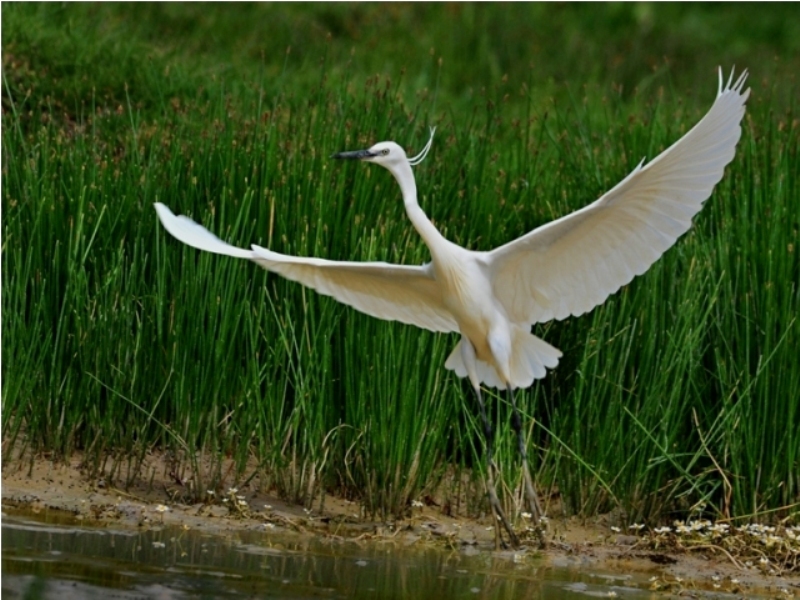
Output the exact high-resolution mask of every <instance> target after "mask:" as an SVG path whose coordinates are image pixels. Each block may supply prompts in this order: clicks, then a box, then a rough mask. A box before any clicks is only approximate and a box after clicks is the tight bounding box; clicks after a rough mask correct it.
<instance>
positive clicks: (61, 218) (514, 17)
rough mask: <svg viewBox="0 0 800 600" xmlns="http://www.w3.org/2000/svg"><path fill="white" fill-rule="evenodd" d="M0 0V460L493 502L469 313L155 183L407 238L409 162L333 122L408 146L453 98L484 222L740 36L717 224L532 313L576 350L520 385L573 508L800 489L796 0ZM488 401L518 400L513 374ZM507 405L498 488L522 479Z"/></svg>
mask: <svg viewBox="0 0 800 600" xmlns="http://www.w3.org/2000/svg"><path fill="white" fill-rule="evenodd" d="M2 11H3V14H2V18H3V40H2V44H3V96H2V98H3V100H2V102H3V116H2V125H3V127H2V136H3V141H2V150H3V155H2V160H3V163H2V169H3V171H2V174H3V175H2V183H3V186H2V210H3V213H2V232H3V233H2V235H3V237H2V253H3V256H2V334H3V344H2V359H3V360H2V378H3V387H2V405H3V414H2V416H3V422H2V428H3V429H2V433H3V442H4V443H3V459H4V461H5V462H13V461H15V460H16V459H17V457H19V456H23V455H25V456H33V455H35V454H37V453H44V452H47V453H52V455H54V456H57V457H64V456H69V455H70V453H71V452H73V451H74V450H78V449H79V450H81V451H82V452H83V453H84V456H85V459H86V465H87V467H88V469H89V471H90V472H95V473H97V472H99V471H101V470H102V471H104V472H105V473H106V477H108V478H110V479H112V480H114V481H117V482H121V484H126V483H130V482H131V481H132V480H133V479H135V478H137V477H143V478H145V479H147V476H148V474H147V473H143V472H141V470H140V465H141V464H142V460H143V458H144V456H145V455H146V453H147V452H149V451H150V450H151V449H153V448H162V449H166V450H169V451H170V452H171V453H172V455H173V456H174V457H175V461H176V465H177V466H176V469H177V471H178V472H181V473H183V474H184V478H185V479H187V480H188V479H191V480H192V485H191V486H188V487H187V488H186V491H187V493H188V494H201V493H203V491H204V490H205V489H214V488H217V487H219V486H222V485H228V484H232V483H233V481H232V480H233V479H235V480H237V481H239V482H243V481H246V480H248V478H250V477H252V476H253V474H254V473H259V474H260V475H261V476H262V477H264V478H265V479H264V481H266V482H268V485H271V486H272V487H274V489H276V490H277V491H278V492H279V493H281V494H283V495H284V496H286V497H288V498H291V499H292V500H294V501H297V502H303V503H306V504H310V503H312V502H313V501H314V499H315V498H318V494H319V492H320V491H321V490H322V489H326V490H329V491H334V492H336V493H340V494H343V495H345V496H348V497H351V498H354V499H358V500H359V501H360V502H362V504H363V506H364V507H365V509H366V510H367V512H369V513H371V514H379V515H384V516H386V515H390V514H395V515H398V514H403V513H404V512H405V511H406V510H407V507H408V506H409V503H410V501H411V500H413V499H417V498H421V497H423V496H425V495H427V494H430V493H433V491H434V490H437V489H439V490H441V489H442V485H443V484H446V485H445V487H444V491H443V492H441V491H440V493H441V494H443V495H444V496H451V497H450V498H446V500H447V501H449V502H452V503H456V502H458V501H459V499H461V498H462V497H463V498H465V499H466V505H463V504H462V505H460V510H461V512H462V513H463V512H468V513H469V514H475V513H477V512H478V511H479V510H485V504H484V500H483V490H482V486H481V483H480V477H479V476H478V473H476V470H477V471H478V472H479V470H480V469H482V468H483V467H482V462H481V460H480V456H481V452H480V434H479V432H480V427H479V426H478V424H477V422H476V419H475V413H476V410H475V408H476V407H475V404H474V400H473V399H472V397H471V395H470V392H469V386H468V385H465V384H463V382H460V381H459V380H458V379H457V378H455V377H454V376H453V375H452V373H449V372H448V371H446V370H445V369H444V366H443V365H444V360H445V358H446V356H447V354H448V352H449V351H450V349H451V348H452V346H453V345H454V343H455V341H456V337H455V336H441V335H433V334H431V333H428V332H424V331H420V330H417V329H414V328H411V327H407V326H403V325H399V324H396V323H386V322H380V321H377V320H374V319H371V318H369V317H366V316H364V315H361V314H359V313H356V312H355V311H353V310H351V309H349V308H346V307H343V306H341V305H338V304H336V303H335V302H333V301H332V300H330V299H329V298H323V297H320V296H317V295H315V294H314V293H313V292H310V291H308V290H304V289H302V288H300V287H299V286H297V285H295V284H292V283H289V282H287V281H284V280H281V279H280V278H278V277H276V276H273V275H271V274H268V273H266V272H264V271H263V270H260V269H258V268H257V267H255V266H254V265H251V264H247V263H244V262H242V261H235V260H231V259H226V258H221V257H218V256H212V255H208V254H201V253H199V252H197V251H195V250H193V249H191V248H187V247H185V246H183V245H181V244H179V243H177V242H175V241H174V240H173V239H171V238H170V237H169V236H168V234H166V232H165V231H164V230H163V229H162V228H161V227H160V226H159V225H158V223H157V219H156V215H155V211H154V210H153V208H152V203H153V202H155V201H161V202H164V203H165V204H166V205H168V206H169V207H171V208H172V209H173V210H174V211H176V212H179V213H184V214H189V215H192V216H193V217H194V218H195V219H197V220H198V221H200V222H202V223H203V224H204V225H206V226H207V227H208V228H209V229H210V230H211V231H214V232H216V233H217V234H218V235H220V237H222V238H224V239H226V240H228V241H230V242H231V243H234V244H238V245H247V244H249V243H251V242H256V243H260V244H262V245H265V246H268V247H270V248H272V249H274V250H276V251H279V252H285V253H290V254H293V253H296V254H301V255H317V256H322V257H327V258H332V259H340V260H375V259H379V260H388V261H399V262H406V263H419V262H422V261H425V260H427V255H426V249H425V247H424V245H423V244H422V242H421V240H419V239H418V237H417V235H416V233H415V232H414V230H413V228H412V227H411V226H410V225H409V223H408V222H407V219H406V218H405V215H404V212H403V207H402V204H401V202H400V200H399V192H398V191H397V189H396V186H395V184H394V182H393V181H392V180H391V177H390V176H389V174H388V173H386V172H384V171H382V170H381V169H378V168H374V167H373V168H370V167H367V166H364V165H342V164H338V163H337V164H334V163H333V162H332V161H330V160H329V159H328V156H329V155H330V154H331V153H333V152H335V151H338V150H343V149H354V148H360V147H363V146H365V145H368V144H370V143H372V142H375V141H378V140H381V139H394V140H396V141H398V142H400V143H402V144H405V145H407V147H408V148H409V150H416V149H419V148H420V147H421V145H422V144H423V143H424V141H425V140H426V139H427V127H428V126H429V125H437V126H438V130H437V138H436V141H435V143H434V147H433V150H432V152H431V154H430V156H429V158H428V159H427V161H426V162H425V163H424V164H423V165H421V166H420V167H419V168H418V169H417V171H416V175H417V178H418V183H419V187H420V193H421V198H420V200H421V204H422V206H423V207H424V208H425V210H426V211H427V212H428V214H429V215H430V216H431V218H432V219H433V220H434V221H435V222H436V223H437V225H438V226H439V227H440V228H441V229H442V231H443V233H445V234H446V235H448V236H449V237H450V238H451V239H453V240H454V241H456V242H458V243H460V244H463V245H467V246H469V247H472V248H478V249H487V248H491V247H494V246H496V245H498V244H501V243H503V242H505V241H507V240H509V239H511V238H513V237H516V236H518V235H520V234H522V233H524V232H525V231H528V230H530V229H531V228H533V227H535V226H537V225H539V224H541V223H543V222H546V221H548V220H550V219H552V218H555V217H558V216H560V215H563V214H565V213H567V212H569V211H571V210H574V209H576V208H579V207H580V206H583V205H584V204H586V203H587V202H588V201H590V200H592V199H594V198H596V197H597V196H598V195H599V194H600V193H602V192H603V191H605V190H606V189H608V188H609V187H611V186H612V185H613V184H615V183H616V182H617V181H619V180H620V179H621V178H622V177H623V176H624V175H626V174H627V173H628V172H629V171H630V170H631V169H632V168H633V166H634V165H635V164H636V163H638V161H639V160H640V159H641V157H643V156H647V157H650V158H652V157H653V156H654V155H655V154H657V153H658V152H659V151H661V150H663V149H664V148H665V147H667V146H668V145H669V144H671V143H672V142H673V141H674V140H676V139H677V138H678V137H680V135H682V134H683V133H684V132H685V131H686V130H687V129H688V128H689V127H691V126H692V125H693V124H694V123H695V122H696V121H697V120H698V119H699V118H700V116H701V115H702V114H703V113H704V112H705V111H706V110H707V109H708V107H709V106H710V105H711V103H712V101H713V98H714V93H715V91H716V85H717V82H716V71H715V69H716V67H717V65H722V66H723V67H725V68H730V66H731V65H733V64H734V63H735V64H736V65H737V67H739V68H748V69H749V70H750V71H751V82H750V85H751V86H752V87H753V94H752V96H751V100H750V102H749V104H748V114H747V117H746V120H745V124H744V133H743V137H742V140H741V142H740V144H739V147H738V151H737V156H736V159H735V160H734V162H733V163H732V164H731V165H730V166H729V167H728V169H727V172H726V176H725V178H724V179H723V181H722V182H721V183H720V185H719V186H718V187H717V189H716V191H715V193H714V195H713V196H712V197H711V199H710V200H709V202H708V206H707V207H706V209H705V210H704V211H703V212H702V213H701V214H700V215H699V217H698V218H697V219H696V226H695V228H693V229H692V231H691V232H690V233H689V234H687V235H686V236H684V238H683V239H681V240H680V241H679V243H678V244H677V246H676V247H675V248H674V249H672V250H670V251H669V252H668V253H667V254H666V256H665V257H664V258H663V259H662V260H661V261H660V262H658V263H657V264H656V265H655V266H654V267H653V268H652V269H651V270H650V271H649V272H648V273H647V274H646V275H644V276H642V277H639V278H637V279H636V280H634V281H633V282H632V283H631V284H630V285H629V286H627V287H625V288H624V289H623V290H621V291H620V293H618V294H616V295H615V296H613V297H612V298H610V299H609V301H608V302H606V303H605V304H604V305H603V306H602V307H599V308H597V309H595V310H594V312H592V313H591V314H589V315H586V316H583V317H581V318H575V319H570V320H567V321H564V322H559V323H551V324H547V325H546V326H544V327H542V328H540V330H539V332H538V333H539V334H541V335H542V336H543V337H544V338H545V339H547V340H548V341H549V342H550V343H552V344H554V345H555V346H557V347H559V348H561V349H562V350H563V352H564V355H565V356H564V359H563V360H562V362H561V364H560V365H559V367H558V369H556V370H555V371H554V372H551V373H550V374H549V376H548V377H547V379H545V380H544V381H542V382H541V383H540V384H537V385H534V386H533V387H532V388H531V389H529V390H526V391H525V392H523V393H520V394H519V400H520V402H521V405H522V407H523V408H524V409H525V411H526V412H527V413H528V415H529V416H532V417H536V424H535V425H531V430H530V439H531V449H532V458H533V464H534V466H535V468H536V470H537V471H538V478H539V481H540V486H541V488H542V489H545V490H550V491H552V492H558V493H560V494H561V497H562V499H563V500H564V501H565V505H566V507H567V508H568V509H569V510H571V511H574V512H578V513H583V514H593V513H596V512H599V511H607V510H610V509H614V508H620V509H622V510H623V511H624V514H625V515H626V518H627V519H630V520H632V521H633V520H636V521H641V520H643V519H644V520H649V521H650V522H651V523H654V522H657V521H659V520H664V519H668V518H672V517H673V516H681V515H685V514H694V515H701V514H707V515H709V516H715V517H725V516H751V517H753V516H754V517H756V518H770V517H772V516H775V515H778V516H786V515H787V514H791V513H792V511H797V503H798V502H800V368H799V367H798V361H797V348H798V347H799V346H800V324H799V323H798V321H797V315H798V313H800V291H799V290H798V282H800V261H799V260H798V255H797V253H798V231H800V210H798V208H797V207H798V200H800V190H798V182H797V174H798V173H800V157H799V156H798V150H799V148H798V146H799V145H800V143H799V142H798V140H799V139H800V136H799V135H798V128H799V127H800V126H799V125H798V114H797V104H796V98H797V95H798V86H797V82H796V79H795V74H796V73H797V72H800V58H798V57H800V53H799V52H798V50H800V48H799V47H798V44H800V42H799V41H798V40H800V24H798V21H797V19H796V18H794V17H795V15H794V12H795V11H796V9H795V8H794V7H792V6H788V7H784V6H783V5H774V6H771V7H770V10H769V11H766V10H763V9H754V8H753V7H751V6H747V5H738V4H737V5H726V6H699V5H693V6H690V7H685V6H683V5H680V6H679V5H667V6H661V5H649V4H641V5H603V6H571V5H555V6H550V5H547V6H542V5H503V6H488V5H480V6H479V5H470V4H464V5H389V6H385V5H381V6H378V5H370V4H366V5H355V6H350V5H327V4H326V5H263V4H262V5H236V6H233V7H231V6H228V5H225V6H222V5H207V4H204V5H183V4H168V5H161V4H159V5H113V4H99V5H96V4H85V5H84V4H80V5H61V4H59V5H52V4H37V5H28V4H4V5H3V8H2ZM328 34H330V35H328ZM288 47H291V51H287V48H288ZM440 59H441V60H440ZM491 406H492V411H493V415H492V416H493V418H494V419H496V420H497V422H498V423H502V424H503V425H504V424H505V423H507V422H508V416H509V410H508V407H507V405H506V403H505V399H504V397H500V398H496V397H492V398H491ZM529 422H531V423H532V421H529ZM498 433H499V439H498V452H497V460H498V462H499V463H500V466H501V469H502V471H503V478H502V480H501V483H502V490H501V493H502V494H503V496H504V497H505V500H506V501H507V502H509V503H511V504H513V503H515V502H517V504H516V505H515V506H520V504H519V503H518V502H519V500H518V496H517V493H516V492H515V488H517V487H518V485H519V480H518V476H517V474H518V470H517V466H516V464H515V462H516V456H515V453H514V440H513V436H512V435H511V432H510V431H509V428H508V427H506V426H500V427H499V432H498ZM224 458H233V459H234V461H235V463H236V465H238V469H237V470H236V472H235V473H233V474H231V473H227V472H225V471H223V470H222V464H223V463H222V460H223V459H224ZM209 465H210V467H209ZM254 465H255V466H254ZM474 467H477V469H475V468H474ZM453 475H455V476H453ZM456 508H458V507H456ZM512 512H516V511H512Z"/></svg>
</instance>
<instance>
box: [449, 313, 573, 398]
mask: <svg viewBox="0 0 800 600" xmlns="http://www.w3.org/2000/svg"><path fill="white" fill-rule="evenodd" d="M511 331H512V338H513V339H512V351H511V365H510V369H509V370H510V373H509V377H510V379H511V381H510V382H509V383H510V384H511V387H512V388H513V389H516V388H526V387H529V386H530V385H531V384H532V383H533V382H534V380H536V379H541V378H543V377H544V376H545V375H546V374H547V369H548V368H550V369H553V368H555V367H556V365H557V364H558V359H559V358H561V351H560V350H559V349H558V348H555V347H553V346H551V345H550V344H548V343H547V342H545V341H544V340H542V339H540V338H538V337H536V336H535V335H533V334H532V333H530V332H528V331H526V330H525V328H524V327H513V328H512V330H511ZM461 344H462V341H461V340H459V342H458V344H456V347H455V348H454V349H453V351H452V352H451V353H450V356H449V357H448V358H447V361H446V362H445V363H444V366H445V367H446V368H448V369H450V370H451V371H455V373H456V375H458V376H459V377H466V376H467V366H466V365H465V364H464V359H463V357H462V354H461ZM477 367H478V379H479V380H480V381H481V383H483V384H484V385H485V386H487V387H494V388H498V389H505V388H506V383H505V382H504V381H503V378H502V377H501V376H500V374H499V373H498V372H497V369H495V367H494V365H491V364H489V363H487V362H484V361H482V360H479V361H477Z"/></svg>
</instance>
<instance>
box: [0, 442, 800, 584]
mask: <svg viewBox="0 0 800 600" xmlns="http://www.w3.org/2000/svg"><path fill="white" fill-rule="evenodd" d="M150 460H151V461H153V462H154V463H158V462H159V461H162V462H163V460H164V458H163V457H157V456H154V457H152V458H151V459H150ZM80 462H81V461H80V458H79V457H75V458H73V460H71V461H70V463H68V464H64V463H55V462H52V461H50V460H47V459H45V458H39V459H36V460H34V461H33V462H32V463H31V462H30V461H14V462H13V463H9V462H8V461H4V464H3V470H2V501H3V505H4V506H14V507H18V508H27V509H30V510H32V511H34V512H39V511H65V512H67V513H70V514H72V515H74V516H75V517H76V518H77V519H79V520H82V521H84V522H86V523H94V524H97V525H100V526H107V527H114V528H136V527H143V526H147V525H149V524H158V525H160V524H161V523H163V524H174V525H180V526H187V527H190V528H193V529H199V530H202V531H204V532H208V533H225V532H230V531H233V530H245V529H247V530H260V531H265V532H270V531H274V532H276V533H277V532H280V533H281V534H285V533H286V532H288V531H294V532H296V533H297V534H298V535H312V536H337V537H341V538H353V539H360V540H370V539H380V540H382V541H385V540H386V539H387V538H395V539H397V540H398V541H401V542H402V543H403V544H409V543H433V544H441V545H442V546H443V547H444V546H447V547H450V548H454V547H456V548H462V549H465V550H467V549H468V550H469V551H470V552H475V551H478V552H484V551H485V552H500V553H506V554H512V552H511V551H510V550H500V551H498V550H495V544H494V530H493V528H492V526H491V525H492V524H491V521H490V520H489V519H488V518H486V519H483V520H474V519H464V518H461V519H454V518H451V517H448V516H446V515H444V514H442V512H441V510H440V509H438V508H436V507H428V506H424V507H418V508H414V509H413V515H412V517H411V518H408V519H406V520H404V521H401V522H397V523H381V522H375V521H365V520H363V519H361V518H359V516H358V513H359V506H358V505H357V504H355V503H352V502H348V501H346V500H342V499H340V498H335V497H330V496H329V497H326V498H325V501H324V512H322V513H320V512H319V511H317V510H314V511H306V510H305V509H304V508H303V507H301V506H297V505H292V504H289V503H286V502H284V501H282V500H281V499H279V498H277V497H274V496H270V495H269V494H264V493H261V492H257V491H254V490H250V489H241V490H237V491H236V492H233V493H231V494H228V497H226V498H220V497H218V496H216V495H215V496H209V501H208V502H206V503H198V504H192V505H188V504H181V503H180V502H177V501H174V500H171V498H173V499H174V498H175V491H176V490H175V489H174V488H175V487H176V484H175V482H174V481H173V482H168V481H150V482H147V486H143V485H140V486H135V487H131V488H129V489H128V490H120V489H117V488H115V487H113V486H111V485H108V484H106V483H105V482H104V481H103V480H89V479H87V478H86V477H85V476H84V474H83V472H82V471H81V468H80ZM151 471H152V472H156V471H158V472H165V469H160V470H157V469H152V470H151ZM171 488H172V489H171ZM242 502H243V503H242ZM165 509H166V510H165ZM544 541H545V547H544V548H542V547H541V545H540V542H539V540H538V539H537V538H536V537H535V536H533V535H532V534H529V535H528V537H527V539H524V541H523V548H522V550H521V551H518V553H519V552H523V553H528V554H531V553H536V554H537V556H539V557H540V558H541V560H544V561H547V563H549V564H551V565H553V566H559V567H577V568H581V569H586V570H590V571H596V572H612V573H637V574H639V575H644V576H647V577H648V578H652V589H654V590H662V591H668V592H671V593H673V594H678V595H688V596H690V597H703V596H706V595H707V594H709V595H712V594H716V593H719V592H728V593H734V594H736V595H737V596H739V597H750V596H753V595H764V596H766V597H774V598H784V599H786V598H792V597H794V598H800V576H795V575H782V576H779V575H771V574H769V573H768V572H767V571H766V570H765V569H760V568H758V567H757V566H752V567H742V566H741V565H738V566H737V565H736V564H735V563H734V561H733V560H732V559H731V557H729V556H726V555H725V554H724V553H720V552H715V551H714V550H699V551H692V552H687V551H685V550H684V551H679V550H677V549H674V548H673V549H658V550H656V549H654V548H653V545H652V543H651V542H650V541H649V540H648V538H646V537H637V536H632V535H622V534H616V533H614V532H613V531H612V530H611V529H610V527H609V526H608V525H607V520H606V519H605V518H602V517H601V518H598V519H596V520H595V521H594V522H592V523H586V522H581V521H579V520H577V519H574V518H571V519H568V518H563V517H557V516H555V515H552V513H551V517H550V522H549V525H548V529H547V531H546V533H545V535H544Z"/></svg>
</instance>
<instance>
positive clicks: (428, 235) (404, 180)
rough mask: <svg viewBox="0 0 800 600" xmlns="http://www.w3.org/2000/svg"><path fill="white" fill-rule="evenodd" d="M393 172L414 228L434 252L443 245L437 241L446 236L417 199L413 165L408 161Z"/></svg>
mask: <svg viewBox="0 0 800 600" xmlns="http://www.w3.org/2000/svg"><path fill="white" fill-rule="evenodd" d="M392 174H393V175H394V177H395V179H396V180H397V183H398V184H399V185H400V191H401V192H402V194H403V204H404V205H405V207H406V214H407V215H408V218H409V219H410V220H411V224H412V225H414V229H416V230H417V232H418V233H419V235H420V237H422V239H423V241H424V242H425V244H426V245H427V246H428V249H429V250H431V252H433V250H434V248H437V247H440V246H441V243H438V244H437V242H439V241H440V240H443V239H444V238H443V236H442V234H441V233H439V230H438V229H436V226H435V225H434V224H433V223H431V221H430V219H429V218H428V216H427V215H426V214H425V211H423V210H422V208H420V205H419V202H418V201H417V184H416V182H415V181H414V173H413V172H412V171H411V165H409V164H408V163H406V164H404V165H402V166H401V167H400V168H399V169H397V170H396V171H395V170H393V171H392Z"/></svg>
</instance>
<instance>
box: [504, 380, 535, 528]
mask: <svg viewBox="0 0 800 600" xmlns="http://www.w3.org/2000/svg"><path fill="white" fill-rule="evenodd" d="M508 395H509V396H510V397H511V407H512V409H513V412H512V413H511V428H512V429H513V430H514V431H515V432H516V434H517V448H518V449H519V457H520V459H521V460H522V476H523V478H524V479H525V498H526V499H527V501H528V510H530V511H531V519H532V520H533V522H534V523H536V524H538V523H539V519H541V518H542V508H541V506H540V505H539V497H538V496H537V494H536V488H535V487H534V485H533V479H532V478H531V472H530V470H529V469H528V451H527V447H526V445H525V435H524V433H523V431H522V417H521V416H520V414H519V409H518V408H517V400H516V398H514V390H512V389H511V386H508Z"/></svg>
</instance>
